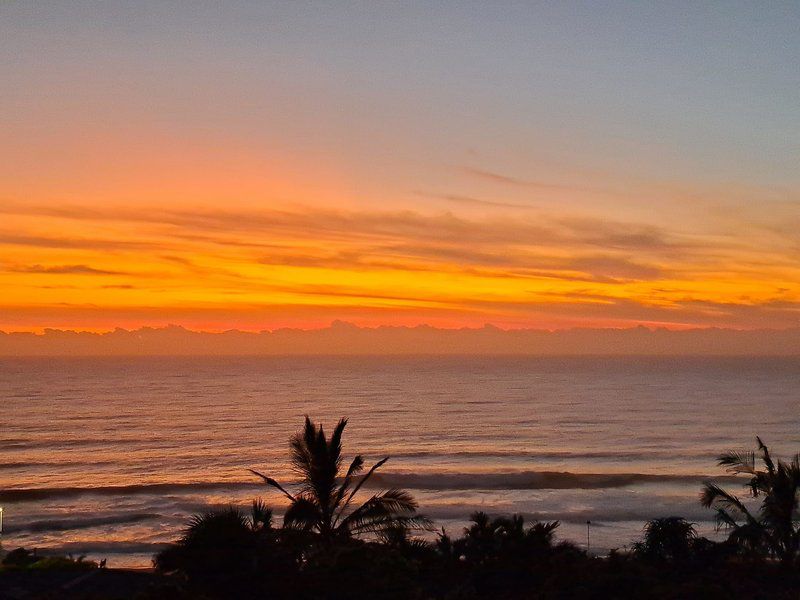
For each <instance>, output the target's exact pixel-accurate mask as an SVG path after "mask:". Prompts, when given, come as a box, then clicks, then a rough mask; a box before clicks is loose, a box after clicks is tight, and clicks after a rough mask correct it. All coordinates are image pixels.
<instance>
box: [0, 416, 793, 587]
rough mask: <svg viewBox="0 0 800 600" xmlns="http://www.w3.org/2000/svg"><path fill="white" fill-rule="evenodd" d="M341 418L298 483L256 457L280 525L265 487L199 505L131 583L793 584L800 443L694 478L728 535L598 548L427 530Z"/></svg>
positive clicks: (297, 446)
mask: <svg viewBox="0 0 800 600" xmlns="http://www.w3.org/2000/svg"><path fill="white" fill-rule="evenodd" d="M345 426H346V421H345V420H342V421H341V422H340V423H339V424H338V425H337V427H336V429H335V430H334V432H333V433H332V435H331V436H330V438H328V437H327V436H326V435H325V433H324V432H323V429H322V427H316V426H315V425H314V424H313V423H312V422H311V421H309V420H308V419H307V420H306V424H305V428H304V429H303V431H301V432H300V433H299V434H297V435H296V436H295V437H294V438H293V439H292V441H291V449H292V456H291V460H292V464H293V466H294V469H295V472H296V473H297V474H298V475H299V480H300V481H299V483H298V484H297V485H296V486H293V487H292V489H293V490H295V491H290V490H289V489H288V487H287V486H284V485H282V484H281V483H279V482H278V481H276V480H274V479H273V478H271V477H270V476H268V475H265V474H262V473H259V472H256V471H254V473H255V474H256V475H257V476H259V477H261V478H262V479H263V480H264V482H265V483H266V484H267V485H269V486H272V487H273V488H275V489H277V490H279V491H280V492H281V493H282V494H284V495H285V496H286V497H287V499H288V500H289V507H288V509H287V510H286V512H285V514H284V517H283V520H282V523H281V524H280V526H279V525H278V524H277V523H276V522H275V519H274V517H273V514H272V511H271V510H270V509H269V508H268V507H267V506H266V505H264V504H263V503H262V502H261V501H255V502H253V505H252V508H251V510H250V511H249V513H244V512H242V511H240V510H238V509H235V508H230V509H227V510H223V511H212V512H208V513H206V514H202V515H196V516H195V517H193V518H192V520H191V522H190V524H189V527H188V528H187V530H186V531H185V533H184V535H183V537H182V538H181V539H180V540H179V541H177V542H176V543H175V544H173V545H171V546H170V547H169V548H167V549H165V550H164V551H162V552H161V553H159V554H158V555H157V556H156V557H155V559H154V565H155V567H156V572H157V573H158V574H162V575H169V576H170V578H169V579H163V580H159V581H156V582H155V584H154V585H153V586H151V587H150V588H148V589H147V590H146V591H142V592H140V593H139V595H138V596H137V597H141V598H208V599H222V598H292V599H299V600H302V599H313V598H326V599H332V600H335V599H345V598H379V599H406V598H410V599H442V600H445V599H452V600H455V599H477V598H500V599H505V598H508V599H513V598H565V599H568V598H576V599H578V598H587V599H589V598H597V599H605V598H655V599H660V598H664V599H676V600H677V599H686V598H709V599H714V598H719V599H730V598H764V599H767V598H769V599H784V598H785V599H793V600H797V599H798V598H800V560H799V556H798V555H799V554H800V523H799V522H798V489H799V488H800V456H795V457H794V458H793V459H792V460H791V462H785V461H782V460H775V459H774V458H773V457H772V456H771V455H770V452H769V450H768V449H767V447H766V446H765V445H764V444H763V443H762V442H761V440H760V439H758V438H757V441H758V451H757V452H730V453H726V454H724V455H722V456H720V457H719V464H720V465H722V466H725V467H726V468H728V469H729V470H730V471H731V472H733V473H738V474H743V475H746V476H747V485H746V487H745V490H746V493H747V494H748V495H749V496H751V498H750V499H749V500H742V499H740V498H739V497H737V496H736V495H735V494H733V493H732V492H729V491H726V490H724V489H722V488H721V487H719V486H717V485H715V484H713V483H710V482H709V483H707V484H705V486H704V488H703V491H702V495H701V502H702V503H703V505H705V506H707V507H708V508H710V509H713V510H714V511H715V512H716V518H717V522H718V524H719V526H720V527H721V528H725V529H726V530H727V531H728V532H729V536H728V539H727V540H726V541H724V542H714V541H711V540H708V539H706V538H703V537H699V536H698V535H697V533H696V531H695V528H694V526H693V524H692V523H689V522H687V521H686V520H684V519H682V518H680V517H664V518H657V519H653V520H651V521H649V522H648V523H647V524H646V525H645V527H644V530H643V534H642V539H641V540H639V541H637V542H636V543H634V545H633V546H632V549H631V551H629V552H625V553H621V552H617V551H612V552H611V553H610V554H609V555H608V556H606V557H593V556H588V555H587V554H586V552H584V551H583V550H582V549H580V548H579V547H577V546H576V545H574V544H572V543H570V542H563V541H561V542H559V541H557V540H556V537H555V534H556V532H557V530H558V526H559V523H558V522H533V523H526V522H525V520H524V519H523V518H522V517H521V516H517V515H514V516H510V517H504V516H489V515H486V514H484V513H482V512H476V513H474V514H472V515H471V517H470V519H471V521H470V526H469V527H467V528H465V530H464V531H463V532H462V533H461V535H459V536H455V537H451V536H450V535H448V534H447V533H446V532H444V531H440V532H434V531H433V529H432V524H431V522H430V521H429V520H427V519H426V518H425V517H424V516H423V515H420V514H419V513H418V512H417V505H416V503H415V502H414V499H413V498H412V497H411V496H410V495H409V494H408V493H407V492H405V491H403V490H396V489H393V490H387V491H384V492H381V493H378V494H374V495H371V496H369V497H368V498H367V499H366V500H365V501H363V502H361V501H358V496H359V492H360V490H361V488H362V486H363V485H364V483H365V481H367V480H368V479H369V477H370V476H371V475H372V474H373V473H374V472H375V471H376V470H378V469H379V468H380V467H381V466H382V465H383V464H384V463H385V462H386V459H384V460H381V461H379V462H378V463H376V464H375V465H373V466H372V467H371V468H370V469H368V470H366V472H364V461H363V459H362V458H361V457H360V456H356V457H355V458H354V459H353V460H352V462H351V463H350V464H349V466H348V468H347V469H346V470H345V469H344V468H343V467H344V463H343V459H342V445H341V438H342V434H343V431H344V428H345ZM759 463H760V464H759ZM426 532H427V533H426ZM421 535H424V538H425V539H423V537H420V536H421ZM9 556H10V555H9ZM17 556H18V557H19V556H21V554H19V553H18V555H17ZM154 577H155V575H154ZM0 581H2V579H0ZM0 597H2V594H1V593H0ZM64 597H68V596H64ZM69 597H80V596H69ZM85 597H101V596H91V595H86V596H85ZM115 597H116V596H115ZM129 597H134V596H133V594H131V595H130V596H129Z"/></svg>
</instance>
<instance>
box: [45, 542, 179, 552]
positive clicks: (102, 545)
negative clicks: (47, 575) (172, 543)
mask: <svg viewBox="0 0 800 600" xmlns="http://www.w3.org/2000/svg"><path fill="white" fill-rule="evenodd" d="M168 546H169V544H168V543H166V542H163V543H159V542H105V541H101V540H87V541H81V542H67V543H65V544H60V545H58V546H45V547H41V548H37V549H36V550H37V551H41V553H42V554H55V555H64V554H67V555H69V554H72V555H81V554H86V555H98V554H101V555H102V554H149V555H153V554H156V553H157V552H159V551H161V550H163V549H164V548H166V547H168Z"/></svg>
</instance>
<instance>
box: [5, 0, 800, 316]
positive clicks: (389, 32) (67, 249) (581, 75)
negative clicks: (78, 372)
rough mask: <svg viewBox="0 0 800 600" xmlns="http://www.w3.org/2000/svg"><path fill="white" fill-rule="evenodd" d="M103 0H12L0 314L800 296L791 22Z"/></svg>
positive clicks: (440, 311)
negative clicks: (787, 58) (656, 40)
mask: <svg viewBox="0 0 800 600" xmlns="http://www.w3.org/2000/svg"><path fill="white" fill-rule="evenodd" d="M81 6H82V5H81ZM90 8H91V7H88V5H87V6H86V7H83V8H78V9H76V10H75V11H74V12H69V13H67V12H65V11H63V10H61V9H60V8H59V7H58V5H52V6H49V7H46V8H39V9H36V10H34V9H33V8H31V7H26V6H24V5H20V6H13V7H12V6H4V7H3V8H2V9H0V11H2V12H3V13H4V14H0V22H2V23H3V24H2V26H1V28H0V40H2V41H0V50H2V52H3V56H5V57H6V58H7V60H4V61H3V64H2V66H0V69H1V70H2V72H0V76H1V77H2V80H3V81H6V82H7V83H8V86H4V87H6V89H5V90H4V94H3V98H2V100H0V102H2V106H0V108H2V111H0V115H1V116H0V120H1V121H0V125H2V131H3V136H2V137H0V290H2V292H3V293H2V297H0V329H2V330H6V331H41V330H42V329H43V328H45V327H57V328H67V329H81V330H92V331H101V330H108V329H113V328H115V327H127V328H134V327H139V326H142V325H164V324H167V323H175V324H180V325H184V326H187V327H190V328H193V329H205V330H225V329H231V328H238V329H245V330H261V329H274V328H277V327H283V326H299V327H319V326H323V325H327V324H328V323H330V322H331V321H332V320H334V319H344V320H348V321H352V322H354V323H357V324H360V325H370V326H374V325H381V324H391V325H397V324H406V325H413V324H419V323H429V324H432V325H437V326H441V327H460V326H481V325H483V324H484V323H492V324H495V325H498V326H500V327H506V328H516V327H534V328H565V327H574V326H592V327H596V326H600V327H605V326H612V327H620V326H623V327H627V326H635V325H638V324H646V325H663V326H667V327H672V328H685V327H695V326H701V327H705V326H721V327H733V328H744V329H748V328H761V327H774V328H786V327H796V326H798V325H800V237H798V235H799V234H798V231H800V193H798V192H800V179H798V173H800V168H798V167H800V163H799V162H798V160H799V159H800V155H798V153H797V147H796V140H797V139H798V137H797V135H793V133H792V132H794V134H797V133H798V131H800V123H798V121H797V119H796V104H794V103H792V102H790V100H791V94H792V93H794V92H792V90H795V91H796V88H794V87H793V86H791V85H789V84H790V83H791V79H790V78H791V77H795V76H796V75H792V74H791V73H790V72H784V71H783V70H782V67H780V66H778V65H779V63H780V61H779V60H778V59H780V58H781V56H780V54H774V53H776V52H779V50H776V48H780V44H776V45H775V47H774V48H772V49H771V50H769V52H772V53H773V54H772V55H770V54H765V53H767V50H764V49H763V48H761V46H760V45H758V44H756V46H757V47H756V48H755V49H754V50H753V52H754V53H755V54H753V52H751V53H750V54H746V53H744V52H742V53H741V54H739V53H738V51H736V52H734V51H731V53H730V54H729V55H727V56H723V58H722V63H721V66H720V65H716V64H712V63H713V61H714V60H715V58H714V57H715V56H717V57H718V55H714V54H713V53H712V54H709V55H708V56H707V57H706V58H698V59H697V60H701V61H706V62H704V63H703V64H694V63H691V62H690V63H686V62H683V59H684V58H685V57H682V56H681V55H680V52H683V51H684V50H683V49H682V46H681V45H680V44H679V42H680V41H681V39H682V38H681V37H680V36H678V37H677V38H674V35H675V32H674V31H673V29H674V27H678V29H675V31H679V30H680V28H679V26H681V27H687V28H691V27H695V26H696V24H695V23H694V22H692V23H689V24H679V23H678V24H676V23H672V24H670V23H667V25H670V26H674V27H673V29H670V28H669V27H666V25H665V27H666V29H663V28H661V26H658V25H654V24H653V22H650V21H642V22H638V21H637V22H631V23H630V27H631V28H632V29H631V32H633V33H637V35H638V34H641V35H642V36H644V37H643V39H644V38H646V37H647V35H646V34H649V35H650V36H653V35H660V36H662V38H663V39H662V42H663V45H662V51H663V52H656V51H652V50H648V49H646V48H645V49H643V48H644V46H643V47H642V48H639V47H638V46H636V44H635V43H634V41H630V40H629V41H627V42H626V41H620V39H618V38H617V36H615V35H613V34H614V31H613V28H614V27H618V26H620V25H618V24H617V23H616V22H615V21H614V19H612V18H611V17H609V18H608V19H605V18H602V19H600V20H599V21H596V22H595V21H593V19H595V17H594V16H592V15H561V14H555V13H552V14H547V15H535V14H526V15H520V18H525V19H530V20H531V22H533V21H535V22H536V23H537V24H536V25H535V27H537V28H539V29H541V31H540V33H541V36H542V37H540V38H539V41H538V42H536V43H538V44H540V46H538V47H537V48H533V47H532V46H531V44H534V42H533V41H531V39H537V36H536V35H535V32H531V31H529V32H528V33H525V31H523V30H522V29H519V30H518V29H517V28H516V24H515V23H513V22H511V21H509V22H494V21H492V22H491V23H490V25H489V26H490V27H494V28H496V29H498V31H503V32H507V33H508V36H507V39H506V38H497V37H494V38H492V39H494V40H495V42H494V43H489V41H488V39H487V40H483V39H482V38H481V34H480V33H479V29H480V28H478V27H477V25H476V24H475V23H472V21H471V20H472V19H476V18H478V17H477V16H476V15H473V14H463V15H461V14H457V15H456V16H457V17H458V19H457V20H459V19H462V20H463V22H462V21H459V23H461V26H462V27H461V28H460V29H459V28H457V27H455V25H452V19H451V18H450V17H452V15H448V14H435V15H433V14H428V15H413V14H409V15H403V16H404V19H399V20H398V19H395V20H394V21H392V20H391V19H385V18H383V17H384V16H385V15H381V14H377V13H376V14H372V13H371V12H370V11H366V13H367V14H362V13H358V14H356V13H354V12H353V11H348V10H344V11H342V13H343V14H342V13H337V14H336V15H329V16H330V19H329V20H326V19H325V18H323V16H320V15H312V14H311V13H310V12H309V11H304V10H299V9H298V10H297V14H295V13H293V12H292V9H291V8H289V7H287V6H283V7H278V6H273V7H267V6H266V5H265V6H262V7H259V8H253V7H252V6H249V8H248V10H254V11H255V12H256V13H257V14H250V13H249V12H247V11H245V10H244V7H240V8H241V9H242V10H241V11H239V10H232V11H230V12H229V13H226V14H225V15H224V18H222V16H221V15H219V14H214V13H213V10H214V9H213V8H210V7H206V8H205V9H203V10H202V11H200V13H199V14H198V15H196V17H195V18H193V19H187V18H185V15H182V14H180V11H176V10H172V9H168V8H153V11H152V12H142V13H141V14H140V13H138V12H136V9H135V8H131V7H127V8H125V9H123V8H121V7H120V6H117V5H114V4H113V3H109V5H106V6H104V7H103V8H102V9H99V10H95V9H96V8H97V7H95V9H91V11H90ZM325 10H327V9H325ZM386 10H390V9H386ZM391 10H394V9H391ZM431 10H433V9H431ZM453 10H454V11H456V12H457V11H458V10H459V9H458V8H457V7H454V8H453ZM476 10H477V9H476ZM542 10H544V9H542ZM549 10H550V9H547V11H549ZM83 11H89V12H87V14H86V15H82V12H83ZM131 11H133V13H132V14H128V13H131ZM159 11H165V13H164V14H159ZM275 12H277V13H280V17H281V19H283V20H280V19H278V21H279V22H280V23H282V24H283V25H282V27H280V28H277V25H275V24H274V23H275V22H276V21H275V18H276V14H273V13H275ZM323 12H324V11H323ZM290 13H291V14H290ZM87 15H91V16H90V18H84V17H87ZM3 17H5V18H3ZM537 17H538V18H537ZM718 17H719V18H720V19H722V18H723V17H722V16H721V15H720V16H718ZM219 18H221V21H220V20H219ZM431 19H433V22H434V23H440V25H441V27H442V28H444V29H441V30H437V31H438V33H437V35H438V37H425V36H422V37H421V38H420V39H416V38H415V37H414V36H416V35H418V34H419V35H422V34H421V33H419V31H418V29H417V28H416V27H417V26H419V27H422V23H429V22H431ZM437 19H439V20H438V21H437ZM543 19H544V22H543V23H542V22H541V21H542V20H543ZM548 19H549V20H550V21H549V22H550V25H553V26H554V27H556V33H557V31H558V27H561V28H562V32H563V31H567V30H568V29H569V27H567V25H568V24H569V23H570V22H572V21H570V19H572V20H573V21H574V20H576V19H577V20H578V22H581V23H583V24H592V25H593V26H594V27H595V28H596V29H597V31H598V33H592V34H591V35H596V36H600V37H599V38H598V39H596V40H594V42H596V44H598V45H597V46H596V47H591V46H590V47H586V48H581V47H571V48H570V49H569V51H566V50H565V51H563V52H555V50H554V48H555V46H552V47H549V46H548V44H552V45H554V44H557V43H560V42H558V41H557V40H558V39H560V38H558V36H556V35H555V33H553V34H552V35H551V34H549V33H548V32H547V31H546V30H547V29H548V27H547V24H548ZM361 21H364V22H367V21H368V22H369V23H370V24H371V26H372V27H373V29H369V28H364V27H361V25H364V23H362V22H361ZM470 23H472V25H475V26H476V29H475V30H470V29H469V28H468V27H467V26H468V25H470ZM743 23H744V22H743ZM623 25H624V24H623ZM451 26H452V27H453V29H451V30H447V28H448V27H451ZM470 26H471V25H470ZM532 26H533V25H532ZM728 26H730V27H734V26H735V27H740V24H739V23H738V22H732V23H730V24H728ZM774 26H775V27H776V28H777V27H780V26H782V25H781V24H780V22H779V20H778V19H776V20H775V23H774ZM426 27H427V25H426ZM465 27H467V29H464V28H465ZM643 27H644V30H642V28H643ZM647 27H651V28H654V29H653V30H652V31H647ZM741 27H745V25H743V24H742V25H741ZM403 28H408V32H406V31H405V30H404V29H403ZM564 28H566V29H564ZM662 29H663V30H662ZM384 30H385V31H384ZM176 31H177V32H178V34H180V35H178V34H176ZM592 31H595V30H594V29H592ZM687 31H688V30H687ZM743 31H744V30H743ZM787 31H788V30H787ZM353 32H359V33H358V35H363V36H364V38H363V39H360V40H355V41H354V40H353V39H351V38H352V35H351V34H353ZM370 32H371V33H370ZM314 33H318V34H319V35H316V36H315V35H312V34H314ZM468 33H469V35H468ZM773 33H774V34H775V35H778V36H779V35H782V30H778V29H776V30H775V32H773ZM406 34H407V35H408V36H411V37H408V38H406V37H404V36H406ZM487 35H488V34H487ZM698 35H701V34H698ZM702 35H705V34H702ZM708 35H709V36H710V35H711V34H708ZM356 37H357V36H356ZM551 38H552V39H551ZM673 38H674V39H673ZM497 39H505V42H497V41H496V40H497ZM743 39H745V40H750V41H751V42H753V43H755V42H754V41H753V39H751V38H743ZM702 40H703V41H704V43H705V44H706V45H709V46H710V47H716V46H715V45H714V44H717V43H720V44H721V42H720V41H719V40H717V39H716V38H712V37H709V38H708V39H705V38H702ZM756 41H757V40H756ZM698 43H699V42H698ZM743 43H745V42H743ZM670 44H672V46H674V47H672V46H670ZM420 45H421V46H420ZM745 45H746V44H745ZM597 48H601V51H598V50H597ZM719 48H720V49H724V48H727V46H724V45H720V46H719ZM551 50H553V52H551ZM651 51H652V52H655V53H654V54H648V52H651ZM787 51H788V50H787ZM570 52H571V53H573V54H570ZM598 52H599V53H598ZM687 52H688V50H687ZM759 52H760V53H761V54H759ZM693 56H695V55H693ZM620 57H622V59H621V58H620ZM772 58H774V59H775V62H774V63H773V62H769V61H768V60H767V59H772ZM423 59H424V60H423ZM623 59H624V60H623ZM757 59H758V60H761V59H763V60H764V61H765V63H764V64H768V65H773V64H774V65H775V66H774V68H773V69H772V70H770V67H765V68H766V70H762V71H761V72H758V71H757V70H756V67H757V65H755V64H750V63H748V62H746V61H755V60H757ZM620 60H622V62H623V66H624V68H623V66H620V62H619V61H620ZM626 60H627V61H628V62H627V63H626V62H625V61H626ZM476 61H477V62H476ZM709 61H710V62H709ZM781 64H782V63H781ZM726 68H729V69H730V72H727V71H725V69H726ZM715 69H717V70H715ZM718 69H722V72H721V73H720V72H719V71H718ZM710 72H711V73H713V74H711V75H709V73H710ZM704 74H705V75H704ZM659 86H661V87H662V88H663V89H660V88H659ZM676 90H678V91H676ZM680 90H683V91H680ZM720 99H725V100H724V102H723V101H721V100H720ZM784 100H785V102H784ZM792 114H795V117H792V116H791V115H792ZM792 139H793V140H795V142H794V143H795V145H794V146H792V145H791V143H790V140H792Z"/></svg>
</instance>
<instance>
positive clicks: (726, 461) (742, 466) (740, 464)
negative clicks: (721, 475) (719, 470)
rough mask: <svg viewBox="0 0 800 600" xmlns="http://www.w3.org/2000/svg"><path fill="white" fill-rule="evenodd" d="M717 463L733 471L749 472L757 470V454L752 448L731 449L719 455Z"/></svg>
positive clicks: (752, 472) (751, 473)
mask: <svg viewBox="0 0 800 600" xmlns="http://www.w3.org/2000/svg"><path fill="white" fill-rule="evenodd" d="M717 464H718V465H719V466H721V467H726V468H727V470H728V471H729V472H731V473H748V474H750V475H753V474H754V473H755V470H756V455H755V452H753V451H752V450H731V451H729V452H725V453H723V454H720V455H719V457H717Z"/></svg>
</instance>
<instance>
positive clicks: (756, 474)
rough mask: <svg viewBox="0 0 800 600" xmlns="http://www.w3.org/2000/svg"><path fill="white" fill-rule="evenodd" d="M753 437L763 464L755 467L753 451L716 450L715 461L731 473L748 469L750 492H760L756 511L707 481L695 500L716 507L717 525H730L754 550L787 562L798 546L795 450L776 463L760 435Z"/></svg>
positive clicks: (799, 468) (799, 479) (799, 477)
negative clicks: (792, 453)
mask: <svg viewBox="0 0 800 600" xmlns="http://www.w3.org/2000/svg"><path fill="white" fill-rule="evenodd" d="M756 441H757V442H758V452H759V458H760V459H761V462H762V463H763V465H764V468H763V469H762V470H759V469H757V468H756V453H755V452H753V451H747V452H726V453H725V454H722V455H720V456H719V458H718V464H719V465H720V466H724V467H727V470H728V471H729V472H730V473H735V474H747V475H751V478H750V481H749V482H748V483H747V484H746V487H747V488H748V490H749V493H750V495H751V496H752V497H753V498H758V497H761V498H762V500H761V507H760V509H759V512H758V514H757V515H754V514H753V513H752V512H751V511H750V510H749V509H748V508H747V506H745V504H744V503H743V502H742V501H741V500H740V499H739V498H738V497H737V496H735V495H734V494H731V493H730V492H727V491H725V490H723V489H722V488H721V487H719V486H718V485H716V484H713V483H709V482H706V483H705V484H704V486H703V492H702V494H701V496H700V502H701V503H702V504H703V506H705V507H707V508H711V507H714V508H716V519H717V525H718V527H723V526H724V527H730V528H732V529H733V531H732V533H731V538H732V539H733V540H734V541H736V542H738V543H740V544H742V545H743V546H745V547H748V548H749V549H751V550H753V551H759V550H766V551H767V552H768V553H770V554H772V555H774V556H776V557H777V558H779V559H780V560H781V561H782V562H784V563H791V562H793V561H794V560H795V558H796V557H797V555H798V550H800V526H799V524H800V520H799V519H798V513H797V508H798V491H800V454H795V455H794V457H793V458H792V461H791V462H785V461H783V460H778V461H777V463H776V462H775V460H773V458H772V456H771V455H770V452H769V449H768V448H767V446H765V445H764V443H763V442H762V441H761V438H759V437H756ZM740 521H741V522H740Z"/></svg>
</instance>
